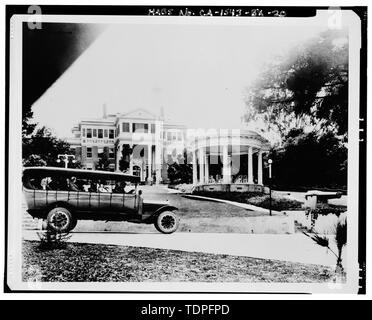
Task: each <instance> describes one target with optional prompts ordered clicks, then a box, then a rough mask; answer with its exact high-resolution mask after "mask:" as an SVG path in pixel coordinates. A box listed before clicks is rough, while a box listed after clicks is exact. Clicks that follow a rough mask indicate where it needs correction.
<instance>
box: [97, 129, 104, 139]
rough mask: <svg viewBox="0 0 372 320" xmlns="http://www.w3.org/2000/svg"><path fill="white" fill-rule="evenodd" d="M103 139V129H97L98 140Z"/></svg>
mask: <svg viewBox="0 0 372 320" xmlns="http://www.w3.org/2000/svg"><path fill="white" fill-rule="evenodd" d="M102 138H103V129H98V139H102Z"/></svg>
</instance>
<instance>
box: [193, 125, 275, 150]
mask: <svg viewBox="0 0 372 320" xmlns="http://www.w3.org/2000/svg"><path fill="white" fill-rule="evenodd" d="M207 141H209V142H213V144H215V145H216V144H224V143H226V141H228V144H236V143H238V142H239V143H240V144H241V145H248V146H249V145H251V146H253V147H256V148H259V149H262V150H265V151H266V150H269V149H270V141H269V140H267V139H266V138H264V137H263V136H262V135H260V134H259V133H258V132H256V131H254V130H250V129H247V128H239V129H221V130H213V131H206V132H205V134H202V133H201V134H198V135H196V136H195V140H194V141H193V142H192V143H191V145H192V146H196V145H199V146H200V145H203V144H208V142H207Z"/></svg>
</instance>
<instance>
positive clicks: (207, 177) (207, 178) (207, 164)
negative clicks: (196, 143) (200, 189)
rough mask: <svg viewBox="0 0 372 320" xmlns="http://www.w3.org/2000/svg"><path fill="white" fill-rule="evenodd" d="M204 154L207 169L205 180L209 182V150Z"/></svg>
mask: <svg viewBox="0 0 372 320" xmlns="http://www.w3.org/2000/svg"><path fill="white" fill-rule="evenodd" d="M204 155H205V157H204V159H205V161H204V163H205V170H204V172H205V179H204V181H205V183H209V161H208V155H207V151H205V154H204Z"/></svg>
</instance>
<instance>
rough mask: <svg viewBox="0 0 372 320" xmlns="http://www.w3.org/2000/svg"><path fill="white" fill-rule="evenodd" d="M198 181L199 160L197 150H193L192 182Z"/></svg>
mask: <svg viewBox="0 0 372 320" xmlns="http://www.w3.org/2000/svg"><path fill="white" fill-rule="evenodd" d="M197 183H198V169H197V160H196V150H195V149H194V150H193V152H192V184H194V185H195V184H197Z"/></svg>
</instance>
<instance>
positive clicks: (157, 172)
mask: <svg viewBox="0 0 372 320" xmlns="http://www.w3.org/2000/svg"><path fill="white" fill-rule="evenodd" d="M160 149H161V146H160V145H159V144H157V145H155V179H156V184H159V183H160V182H161V153H160Z"/></svg>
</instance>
